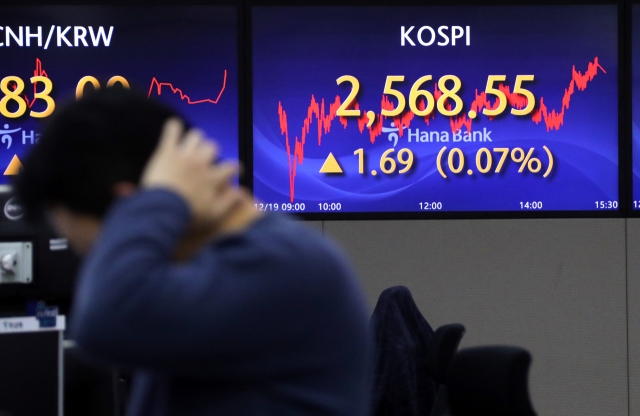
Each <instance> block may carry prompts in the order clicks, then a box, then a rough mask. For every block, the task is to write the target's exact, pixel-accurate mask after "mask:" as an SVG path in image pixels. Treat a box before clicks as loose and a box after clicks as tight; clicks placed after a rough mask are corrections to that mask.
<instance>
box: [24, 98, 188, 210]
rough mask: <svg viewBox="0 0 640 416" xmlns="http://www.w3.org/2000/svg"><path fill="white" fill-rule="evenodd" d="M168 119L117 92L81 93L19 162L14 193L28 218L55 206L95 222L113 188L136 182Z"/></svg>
mask: <svg viewBox="0 0 640 416" xmlns="http://www.w3.org/2000/svg"><path fill="white" fill-rule="evenodd" d="M173 116H177V114H176V113H175V112H174V111H172V110H170V109H169V108H166V107H164V106H162V105H160V104H158V103H156V102H154V101H151V100H149V99H147V97H145V96H144V95H141V94H139V93H136V92H133V91H130V90H125V89H123V88H106V89H103V90H100V91H96V92H93V93H90V94H87V95H86V96H85V97H83V98H82V99H80V100H78V101H75V102H72V103H69V104H67V105H66V106H64V107H63V108H60V109H58V110H57V111H56V112H55V114H54V115H53V116H52V118H51V120H50V121H49V123H48V125H47V126H46V128H45V129H44V131H43V134H42V137H41V139H40V141H39V143H38V144H37V145H36V146H34V147H33V149H32V150H31V151H30V152H29V153H28V155H27V157H26V159H25V160H24V161H23V166H24V169H23V171H22V173H21V174H19V175H18V176H17V177H16V180H15V181H14V186H15V192H16V194H17V196H18V197H19V198H20V200H21V201H22V204H23V205H24V207H25V208H26V210H27V213H29V214H38V213H41V212H42V210H43V209H44V208H46V207H47V206H51V205H58V204H59V205H63V206H66V207H67V208H69V209H70V210H72V211H74V212H77V213H83V214H91V215H94V216H96V217H98V218H101V217H102V216H103V215H104V214H105V212H106V211H107V209H108V208H109V206H110V205H111V203H112V201H113V200H114V195H113V186H114V185H115V184H116V183H118V182H122V181H127V182H132V183H135V184H137V183H138V182H139V180H140V176H141V174H142V171H143V169H144V167H145V165H146V163H147V160H148V159H149V158H150V156H151V154H152V153H153V151H154V150H155V147H156V145H157V143H158V139H159V136H160V133H161V130H162V126H163V125H164V122H165V121H166V120H167V119H168V118H170V117H173Z"/></svg>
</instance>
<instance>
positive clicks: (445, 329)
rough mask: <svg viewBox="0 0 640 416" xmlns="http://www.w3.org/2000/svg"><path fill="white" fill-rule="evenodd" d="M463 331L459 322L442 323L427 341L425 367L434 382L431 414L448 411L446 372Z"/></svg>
mask: <svg viewBox="0 0 640 416" xmlns="http://www.w3.org/2000/svg"><path fill="white" fill-rule="evenodd" d="M465 332H466V330H465V327H464V325H461V324H448V325H442V326H441V327H439V328H438V329H436V331H435V333H434V335H433V339H431V342H429V350H428V353H427V366H426V368H427V371H428V372H429V374H430V375H431V377H433V379H434V380H435V382H436V400H435V403H434V406H433V409H431V416H443V415H446V414H447V413H448V410H449V400H448V395H447V386H446V383H447V374H448V373H449V368H450V366H451V361H452V360H453V357H454V356H455V354H456V352H457V351H458V345H460V340H461V339H462V337H463V336H464V333H465Z"/></svg>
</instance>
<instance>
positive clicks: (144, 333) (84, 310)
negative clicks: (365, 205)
mask: <svg viewBox="0 0 640 416" xmlns="http://www.w3.org/2000/svg"><path fill="white" fill-rule="evenodd" d="M189 221H190V214H189V209H188V206H187V205H186V203H185V201H184V200H183V199H181V198H180V197H179V196H177V195H176V194H174V193H171V192H169V191H165V190H152V191H143V192H139V193H137V194H136V195H134V196H132V197H129V198H125V199H123V200H121V201H119V202H118V203H117V204H116V205H115V206H114V207H113V208H112V209H111V211H110V213H109V215H108V216H107V218H106V220H105V223H104V227H103V231H102V233H101V236H100V238H99V240H98V242H97V243H96V245H95V247H94V248H93V250H92V251H91V253H90V255H89V256H88V257H87V258H86V259H85V263H84V265H83V269H82V273H81V278H80V282H79V286H78V288H77V293H76V303H75V307H74V311H73V315H72V321H71V334H72V337H74V338H75V339H76V341H77V342H78V344H79V345H80V347H81V348H83V349H84V350H85V351H86V352H88V353H89V354H91V355H93V356H94V357H96V358H99V359H101V360H104V361H106V362H109V363H112V364H115V365H119V366H128V367H130V368H133V369H135V372H134V381H133V390H132V396H131V400H130V406H129V411H128V415H129V416H147V415H153V416H200V415H202V416H204V415H207V416H212V415H213V416H215V415H225V416H226V415H252V416H253V415H274V416H276V415H277V416H286V415H342V416H364V415H366V413H367V411H368V409H367V407H368V406H367V405H368V401H369V400H368V395H369V388H368V377H367V376H368V371H369V367H370V365H369V359H370V357H371V342H370V334H369V332H368V327H367V325H368V316H367V312H366V307H365V303H364V300H363V297H362V295H361V292H360V289H359V286H358V283H357V281H356V277H355V276H354V273H353V272H352V270H351V269H350V267H349V266H348V265H347V263H346V262H345V260H344V258H343V256H342V255H341V254H340V253H339V251H338V250H336V249H335V248H334V247H333V246H332V245H331V244H329V243H328V242H327V241H326V240H325V239H323V238H322V236H321V235H319V234H317V233H316V232H314V231H313V230H310V229H308V228H307V227H305V226H304V225H302V224H299V223H297V222H294V221H292V220H290V219H288V218H285V217H283V216H278V215H267V216H265V217H263V218H261V219H260V220H259V221H258V222H257V223H255V224H254V225H253V226H251V227H250V228H249V229H248V230H247V231H245V232H243V233H241V234H238V235H234V236H229V237H224V238H221V239H218V240H217V241H215V242H213V243H211V244H209V245H207V246H205V247H204V248H203V249H202V250H201V251H200V252H199V253H198V254H197V255H196V256H195V257H194V258H193V259H191V260H190V261H188V262H185V263H181V264H176V263H173V262H172V261H171V256H172V253H173V251H174V249H175V247H176V244H177V242H178V241H179V240H180V238H181V237H182V235H183V234H184V232H185V230H186V227H187V225H188V223H189Z"/></svg>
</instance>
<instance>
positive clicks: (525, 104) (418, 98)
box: [336, 75, 536, 126]
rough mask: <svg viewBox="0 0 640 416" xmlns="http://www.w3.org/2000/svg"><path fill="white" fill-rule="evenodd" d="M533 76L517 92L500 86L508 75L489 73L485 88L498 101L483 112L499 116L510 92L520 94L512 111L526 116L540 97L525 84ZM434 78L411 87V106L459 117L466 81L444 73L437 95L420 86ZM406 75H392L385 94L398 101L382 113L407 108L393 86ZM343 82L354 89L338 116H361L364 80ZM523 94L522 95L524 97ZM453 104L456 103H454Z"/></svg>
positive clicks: (517, 85) (345, 79)
mask: <svg viewBox="0 0 640 416" xmlns="http://www.w3.org/2000/svg"><path fill="white" fill-rule="evenodd" d="M534 78H535V77H534V76H533V75H518V76H516V81H515V84H514V86H513V91H511V90H510V88H509V87H508V86H504V85H503V84H499V85H498V86H497V88H496V83H502V82H505V81H506V79H507V76H506V75H489V77H488V79H487V86H486V88H485V90H484V94H486V95H492V96H494V97H496V102H495V104H494V105H493V106H492V107H491V108H483V109H482V114H484V115H486V116H489V117H495V116H498V115H500V114H502V113H503V112H504V111H505V110H506V108H507V104H508V103H509V102H510V101H509V99H507V94H508V95H510V96H511V98H513V95H514V94H515V95H517V96H519V97H517V98H518V99H517V100H512V101H514V102H513V103H512V105H513V107H512V108H511V114H513V115H516V116H526V115H528V114H530V113H531V112H532V111H533V110H534V108H535V105H536V99H535V97H534V95H533V93H532V92H531V91H529V90H527V89H525V88H523V87H522V83H523V82H525V81H527V82H531V81H534ZM432 79H433V77H432V76H431V75H425V76H423V77H420V78H418V80H417V81H416V82H415V83H414V84H413V86H412V87H411V91H410V92H409V109H410V110H411V111H412V112H413V114H415V115H416V116H419V117H424V116H428V115H430V114H431V113H432V112H433V111H434V109H436V108H437V110H438V112H439V113H440V114H442V115H443V116H450V117H451V116H456V115H458V114H460V112H461V111H462V109H463V107H464V103H463V102H462V98H460V96H459V95H458V91H460V88H462V81H460V78H458V77H457V76H455V75H444V76H442V77H440V79H439V80H438V82H437V87H436V88H435V89H434V93H435V97H434V94H433V93H431V92H430V91H427V90H425V89H420V88H421V87H422V86H423V85H424V84H425V83H426V82H428V81H431V80H432ZM404 80H405V77H404V75H388V76H387V78H386V82H385V84H384V90H383V92H382V93H383V94H385V95H388V96H392V97H395V99H396V100H397V104H396V105H395V107H394V108H393V109H388V108H386V109H385V108H383V109H382V110H381V114H382V116H385V117H396V116H398V115H400V114H401V113H402V112H403V111H404V110H405V108H406V105H407V99H406V98H405V96H404V94H403V93H402V92H400V91H398V90H397V89H394V88H393V84H394V83H401V82H404ZM343 82H349V83H350V84H351V92H350V93H349V95H348V96H347V98H346V100H345V101H344V102H343V103H342V105H341V106H340V108H338V110H337V111H336V115H338V116H339V117H360V116H361V115H362V113H361V111H360V109H358V108H357V107H356V108H353V107H354V106H355V105H354V103H355V100H356V97H357V95H358V92H359V91H360V81H358V79H357V78H356V77H354V76H351V75H343V76H341V77H339V78H338V79H336V83H337V84H338V85H340V84H342V83H343ZM451 82H452V83H453V86H452V88H449V87H448V86H447V83H451ZM520 97H522V98H521V99H520ZM452 103H453V105H451V104H452ZM367 116H368V117H369V123H368V126H371V124H372V123H373V114H371V115H370V114H367ZM470 116H471V118H475V116H476V113H475V110H472V112H470Z"/></svg>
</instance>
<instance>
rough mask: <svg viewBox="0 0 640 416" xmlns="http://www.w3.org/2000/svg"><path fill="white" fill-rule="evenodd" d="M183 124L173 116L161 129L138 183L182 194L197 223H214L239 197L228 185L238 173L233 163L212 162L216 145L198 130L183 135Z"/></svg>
mask: <svg viewBox="0 0 640 416" xmlns="http://www.w3.org/2000/svg"><path fill="white" fill-rule="evenodd" d="M182 132H183V127H182V123H181V122H180V121H179V120H177V119H175V118H173V119H170V120H168V121H167V122H166V123H165V125H164V128H163V130H162V135H161V137H160V142H159V143H158V147H157V148H156V150H155V152H154V153H153V155H152V156H151V158H150V159H149V162H148V163H147V166H146V167H145V170H144V172H143V173H142V178H141V180H140V186H141V187H143V188H167V189H170V190H171V191H173V192H176V193H177V194H178V195H180V196H181V197H183V198H184V199H185V200H186V201H187V203H188V204H189V207H190V208H191V213H192V215H193V217H194V222H196V223H215V222H219V221H220V220H222V219H223V218H224V217H226V216H227V215H228V214H229V213H230V212H231V211H232V210H233V208H234V207H235V206H236V204H237V203H238V202H239V201H240V200H241V198H242V194H241V193H240V191H239V190H238V189H236V188H234V187H233V186H231V185H230V181H231V178H232V177H233V176H235V175H236V174H237V172H238V168H237V166H236V165H235V164H232V163H220V164H217V165H214V164H213V161H214V160H215V159H217V157H218V149H217V146H216V145H215V144H214V143H213V142H211V141H208V140H205V139H204V135H203V133H202V132H201V131H199V130H190V131H188V132H187V133H186V135H185V136H184V139H182V141H180V138H181V137H182Z"/></svg>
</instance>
